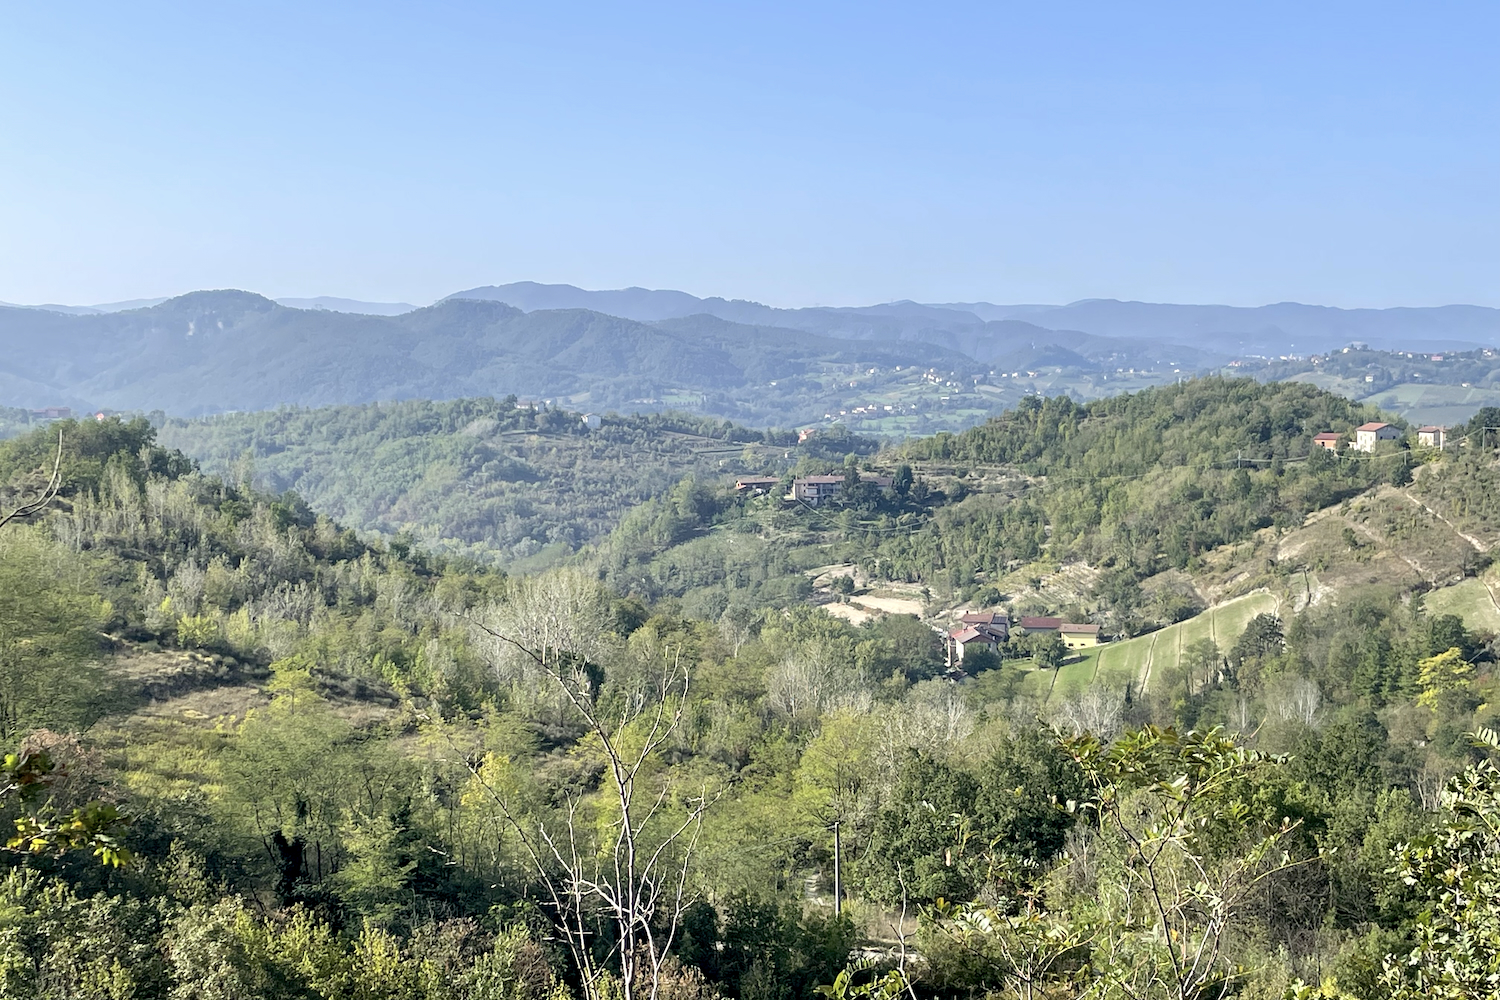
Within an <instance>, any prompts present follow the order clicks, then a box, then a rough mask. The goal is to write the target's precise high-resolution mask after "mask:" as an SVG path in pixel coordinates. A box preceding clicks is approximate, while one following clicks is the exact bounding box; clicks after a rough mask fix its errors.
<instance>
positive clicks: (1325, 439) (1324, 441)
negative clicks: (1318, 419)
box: [1313, 431, 1344, 451]
mask: <svg viewBox="0 0 1500 1000" xmlns="http://www.w3.org/2000/svg"><path fill="white" fill-rule="evenodd" d="M1343 437H1344V435H1342V434H1335V433H1334V432H1333V431H1324V432H1323V433H1322V434H1314V435H1313V444H1315V445H1317V446H1318V447H1319V448H1327V449H1328V450H1329V451H1338V450H1339V442H1340V441H1341V440H1343Z"/></svg>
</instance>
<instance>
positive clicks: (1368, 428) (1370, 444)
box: [1354, 420, 1401, 452]
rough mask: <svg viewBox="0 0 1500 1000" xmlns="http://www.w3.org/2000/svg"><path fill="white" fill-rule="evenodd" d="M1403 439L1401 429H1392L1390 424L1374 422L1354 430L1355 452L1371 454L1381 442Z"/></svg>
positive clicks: (1361, 425)
mask: <svg viewBox="0 0 1500 1000" xmlns="http://www.w3.org/2000/svg"><path fill="white" fill-rule="evenodd" d="M1400 437H1401V429H1400V428H1399V427H1392V426H1391V425H1390V424H1384V423H1381V422H1380V421H1378V420H1372V421H1370V422H1369V423H1367V424H1360V425H1359V426H1358V427H1356V428H1355V429H1354V450H1355V451H1364V452H1371V451H1374V450H1375V445H1377V444H1379V443H1380V442H1381V441H1396V440H1399V439H1400Z"/></svg>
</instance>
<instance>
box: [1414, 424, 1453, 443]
mask: <svg viewBox="0 0 1500 1000" xmlns="http://www.w3.org/2000/svg"><path fill="white" fill-rule="evenodd" d="M1447 436H1448V428H1446V427H1435V426H1433V425H1432V424H1428V425H1427V426H1426V427H1418V428H1417V443H1418V444H1420V445H1422V446H1424V447H1427V448H1441V447H1442V446H1443V443H1444V439H1445V438H1446V437H1447Z"/></svg>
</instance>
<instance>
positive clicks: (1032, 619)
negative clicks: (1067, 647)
mask: <svg viewBox="0 0 1500 1000" xmlns="http://www.w3.org/2000/svg"><path fill="white" fill-rule="evenodd" d="M1062 623H1063V620H1062V619H1061V618H1040V617H1036V616H1027V617H1025V618H1020V619H1018V620H1017V621H1016V627H1017V628H1019V629H1020V630H1021V631H1022V632H1026V633H1028V634H1029V633H1031V632H1056V631H1057V628H1058V626H1059V625H1061V624H1062Z"/></svg>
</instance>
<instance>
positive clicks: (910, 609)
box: [849, 597, 922, 618]
mask: <svg viewBox="0 0 1500 1000" xmlns="http://www.w3.org/2000/svg"><path fill="white" fill-rule="evenodd" d="M849 600H850V602H851V603H853V604H860V605H863V606H864V607H867V608H874V609H875V610H876V611H884V612H885V613H887V614H892V615H916V616H917V617H918V618H920V617H922V602H921V601H913V600H910V599H908V598H904V597H851V598H849Z"/></svg>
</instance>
